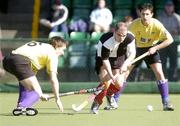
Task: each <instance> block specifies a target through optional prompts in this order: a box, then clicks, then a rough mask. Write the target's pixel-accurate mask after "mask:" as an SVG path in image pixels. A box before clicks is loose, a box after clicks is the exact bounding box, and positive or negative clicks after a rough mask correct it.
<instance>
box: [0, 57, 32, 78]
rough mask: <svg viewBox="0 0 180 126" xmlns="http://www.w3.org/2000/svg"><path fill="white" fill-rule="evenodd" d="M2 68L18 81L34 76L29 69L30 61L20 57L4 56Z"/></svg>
mask: <svg viewBox="0 0 180 126" xmlns="http://www.w3.org/2000/svg"><path fill="white" fill-rule="evenodd" d="M3 67H4V69H5V70H6V71H8V72H9V73H11V74H13V75H15V76H16V78H17V79H18V80H19V81H21V80H24V79H26V78H29V77H32V76H34V75H35V74H34V72H33V71H32V69H31V62H30V60H29V59H28V58H26V57H24V56H22V55H17V54H10V55H8V56H6V57H5V58H4V59H3Z"/></svg>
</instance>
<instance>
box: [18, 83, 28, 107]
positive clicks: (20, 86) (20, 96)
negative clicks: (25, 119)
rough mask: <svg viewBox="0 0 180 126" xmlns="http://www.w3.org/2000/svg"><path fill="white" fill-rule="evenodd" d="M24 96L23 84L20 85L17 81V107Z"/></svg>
mask: <svg viewBox="0 0 180 126" xmlns="http://www.w3.org/2000/svg"><path fill="white" fill-rule="evenodd" d="M25 97H26V89H25V88H24V86H23V85H21V84H20V83H19V98H18V102H17V107H18V104H19V103H20V102H22V101H23V100H24V98H25Z"/></svg>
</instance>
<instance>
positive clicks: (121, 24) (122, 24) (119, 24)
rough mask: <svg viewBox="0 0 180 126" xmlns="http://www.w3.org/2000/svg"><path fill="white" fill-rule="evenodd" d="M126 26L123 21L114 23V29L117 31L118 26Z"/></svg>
mask: <svg viewBox="0 0 180 126" xmlns="http://www.w3.org/2000/svg"><path fill="white" fill-rule="evenodd" d="M122 26H124V27H128V25H127V24H126V23H125V22H118V23H117V24H116V25H115V29H114V30H115V31H118V30H119V29H120V27H122Z"/></svg>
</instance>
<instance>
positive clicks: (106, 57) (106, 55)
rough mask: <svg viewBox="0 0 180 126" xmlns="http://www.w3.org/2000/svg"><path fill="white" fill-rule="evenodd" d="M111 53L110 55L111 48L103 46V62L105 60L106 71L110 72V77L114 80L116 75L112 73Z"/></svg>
mask: <svg viewBox="0 0 180 126" xmlns="http://www.w3.org/2000/svg"><path fill="white" fill-rule="evenodd" d="M109 55H110V50H109V49H108V48H106V47H104V46H103V47H102V51H101V58H102V62H103V65H104V67H105V69H106V71H107V72H108V75H109V77H110V78H111V79H113V80H114V75H113V73H112V69H111V64H110V62H109Z"/></svg>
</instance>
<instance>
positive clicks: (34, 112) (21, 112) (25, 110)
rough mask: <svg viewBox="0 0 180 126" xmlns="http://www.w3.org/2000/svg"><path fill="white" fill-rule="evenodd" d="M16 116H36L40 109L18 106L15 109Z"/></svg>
mask: <svg viewBox="0 0 180 126" xmlns="http://www.w3.org/2000/svg"><path fill="white" fill-rule="evenodd" d="M12 113H13V115H14V116H19V115H27V116H35V115H37V114H38V111H37V110H36V109H34V108H16V109H14V110H13V112H12Z"/></svg>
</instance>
